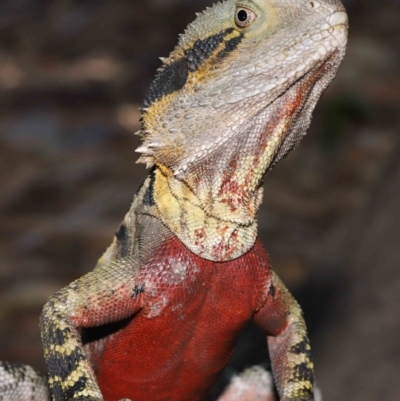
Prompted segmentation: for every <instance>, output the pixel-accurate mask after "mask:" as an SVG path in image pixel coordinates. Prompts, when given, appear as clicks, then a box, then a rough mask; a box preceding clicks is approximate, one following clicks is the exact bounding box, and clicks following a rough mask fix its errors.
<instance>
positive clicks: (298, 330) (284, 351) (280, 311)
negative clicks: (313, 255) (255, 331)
mask: <svg viewBox="0 0 400 401" xmlns="http://www.w3.org/2000/svg"><path fill="white" fill-rule="evenodd" d="M254 319H255V322H256V323H257V324H259V325H260V326H261V327H262V328H263V329H264V331H265V333H266V334H267V341H268V348H269V354H270V357H271V364H272V371H273V375H274V378H275V383H276V386H277V389H278V393H279V396H280V398H281V401H311V400H314V365H313V362H312V360H311V355H310V343H309V340H308V337H307V329H306V325H305V322H304V319H303V314H302V311H301V309H300V306H299V305H298V303H297V302H296V300H295V299H294V298H293V297H292V295H291V294H290V293H289V291H288V290H287V289H286V287H285V286H284V285H283V283H282V282H281V281H280V279H279V278H278V277H277V275H276V274H273V276H272V280H271V284H270V287H269V291H268V297H267V302H266V303H265V305H264V306H263V307H262V308H261V309H260V310H259V311H258V312H257V313H256V314H255V316H254Z"/></svg>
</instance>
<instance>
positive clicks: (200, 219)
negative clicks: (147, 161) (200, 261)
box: [153, 165, 262, 262]
mask: <svg viewBox="0 0 400 401" xmlns="http://www.w3.org/2000/svg"><path fill="white" fill-rule="evenodd" d="M154 174H155V175H154V189H153V197H154V201H155V204H156V207H157V211H158V217H159V218H160V219H161V220H162V221H163V223H164V224H165V225H166V226H167V227H168V228H169V229H170V230H171V231H172V232H173V233H174V234H175V235H176V236H177V237H178V238H179V239H180V240H181V241H182V243H183V244H184V245H185V246H186V247H187V248H188V249H189V250H191V251H192V252H193V253H195V254H196V255H198V256H200V257H202V258H204V259H208V260H212V261H216V262H224V261H229V260H232V259H235V258H238V257H240V256H242V255H243V254H245V253H246V252H247V251H249V250H250V249H251V248H252V247H253V245H254V243H255V240H256V237H257V222H256V218H255V217H256V212H257V210H258V207H259V205H260V203H261V199H262V187H259V188H258V190H257V191H255V193H254V196H253V197H251V198H250V199H249V201H248V202H247V204H246V205H242V207H240V208H237V207H235V206H232V205H231V204H230V203H229V202H226V199H228V198H229V195H228V194H229V193H231V194H232V198H233V196H234V193H235V192H237V188H235V187H231V188H230V187H229V185H225V192H224V196H222V197H220V198H214V199H213V200H212V197H211V199H209V198H208V197H205V199H206V200H207V199H208V202H206V205H205V204H204V203H203V200H204V199H202V196H203V197H204V196H205V194H204V193H202V192H201V191H200V196H199V193H197V192H195V190H194V189H193V188H191V187H190V185H189V184H188V182H186V181H182V180H180V179H178V178H177V177H176V176H174V174H173V172H172V171H171V170H170V169H169V168H167V167H165V166H160V165H159V166H157V168H156V170H155V172H154ZM201 181H202V180H199V182H201ZM195 189H197V190H198V189H199V188H198V187H196V188H195Z"/></svg>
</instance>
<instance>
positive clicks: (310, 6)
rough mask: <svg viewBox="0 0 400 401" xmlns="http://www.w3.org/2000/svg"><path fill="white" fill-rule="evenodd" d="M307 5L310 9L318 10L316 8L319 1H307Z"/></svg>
mask: <svg viewBox="0 0 400 401" xmlns="http://www.w3.org/2000/svg"><path fill="white" fill-rule="evenodd" d="M307 7H308V8H309V9H310V10H316V9H317V8H318V7H319V3H318V1H309V2H308V3H307Z"/></svg>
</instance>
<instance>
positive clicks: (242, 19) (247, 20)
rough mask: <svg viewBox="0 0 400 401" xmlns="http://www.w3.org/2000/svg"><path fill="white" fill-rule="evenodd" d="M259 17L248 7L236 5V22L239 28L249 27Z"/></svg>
mask: <svg viewBox="0 0 400 401" xmlns="http://www.w3.org/2000/svg"><path fill="white" fill-rule="evenodd" d="M256 18H257V15H256V14H255V13H254V12H253V11H251V10H250V9H248V8H245V7H236V11H235V24H236V25H237V26H238V27H239V28H247V27H248V26H249V25H251V24H252V23H253V22H254V21H255V20H256Z"/></svg>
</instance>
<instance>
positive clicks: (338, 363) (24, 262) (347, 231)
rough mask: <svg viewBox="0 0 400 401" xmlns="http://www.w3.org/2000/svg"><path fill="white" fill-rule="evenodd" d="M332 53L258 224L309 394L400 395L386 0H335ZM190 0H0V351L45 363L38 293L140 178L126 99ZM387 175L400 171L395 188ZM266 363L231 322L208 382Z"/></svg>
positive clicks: (391, 400) (104, 230)
mask: <svg viewBox="0 0 400 401" xmlns="http://www.w3.org/2000/svg"><path fill="white" fill-rule="evenodd" d="M344 3H345V5H346V8H347V10H348V12H349V17H350V24H351V29H350V38H349V48H348V52H347V57H346V60H345V62H344V64H343V66H342V68H341V70H340V74H339V76H338V78H337V79H336V80H335V82H334V84H333V85H332V86H331V88H330V89H329V90H328V91H327V93H326V94H325V95H324V97H323V99H322V101H321V102H320V104H319V106H318V107H317V110H316V112H315V118H314V121H313V124H312V128H311V130H310V132H309V134H308V136H307V137H306V138H305V140H304V141H303V143H302V144H301V146H300V147H299V148H298V149H297V150H296V151H295V152H294V153H292V154H291V155H290V156H289V157H288V158H287V159H285V161H283V162H281V163H280V164H279V166H278V167H277V168H276V169H274V170H273V171H272V172H271V173H269V174H268V176H267V177H266V182H265V190H266V191H265V200H264V203H263V206H262V208H261V211H260V214H259V221H260V237H261V239H262V241H263V243H264V245H265V246H266V248H267V250H268V251H269V253H270V255H271V258H272V261H273V267H274V269H275V270H276V271H277V272H278V274H279V275H280V276H281V278H282V279H283V281H284V282H285V283H286V284H287V285H288V286H289V287H290V289H291V290H292V292H293V293H294V294H295V295H296V297H297V299H298V300H299V302H300V303H301V304H302V306H303V308H304V310H305V315H306V320H307V322H308V324H309V328H310V336H311V340H312V344H313V346H314V355H315V359H316V366H317V379H319V383H320V385H321V387H322V390H323V393H324V395H325V398H324V399H325V400H326V401H334V400H335V401H337V400H345V399H346V401H358V400H360V401H361V400H362V401H373V400H378V399H379V400H385V401H395V400H399V399H400V383H399V380H398V378H399V377H400V368H399V366H400V353H399V350H400V341H399V337H400V334H399V331H400V295H399V294H400V254H399V252H400V251H399V250H400V224H398V223H397V222H398V221H399V219H400V213H399V212H398V209H400V208H399V206H400V185H398V184H399V180H400V174H398V172H399V171H400V165H399V164H398V154H399V152H398V151H399V128H400V68H399V63H400V3H399V1H398V0H383V1H373V0H364V1H355V0H347V1H345V2H344ZM209 4H211V1H206V0H197V1H196V0H192V1H187V0H186V1H185V0H150V1H147V2H143V1H140V2H139V1H136V0H129V1H128V0H120V1H118V2H111V1H106V0H86V1H77V0H52V1H49V0H3V1H2V2H0V166H1V168H0V360H4V359H5V360H10V361H18V362H24V363H29V364H32V365H33V366H35V367H37V368H40V369H44V362H43V356H42V351H41V345H40V338H39V331H38V316H39V313H40V309H41V307H42V305H43V304H44V302H45V300H46V299H47V297H48V296H50V295H51V294H53V293H54V292H55V291H57V290H58V289H60V288H61V287H63V286H65V285H66V284H67V283H69V282H70V281H72V280H73V279H75V278H77V277H79V276H81V275H82V274H84V273H85V272H87V271H89V270H91V269H92V268H93V266H94V264H95V262H96V260H97V258H98V257H99V256H100V255H101V254H102V252H103V251H104V250H105V248H106V247H107V245H108V244H109V243H110V241H111V239H112V236H113V234H114V232H115V230H116V228H117V227H118V226H119V223H120V221H121V220H122V218H123V216H124V214H125V213H126V211H127V210H128V207H129V205H130V202H131V199H132V195H133V193H134V192H135V191H136V189H137V188H138V186H139V184H140V183H141V181H142V180H143V178H144V177H145V174H146V171H145V169H144V167H143V166H142V165H137V164H135V161H136V159H137V157H138V155H137V154H136V153H135V152H134V150H135V149H136V148H137V146H138V138H137V137H135V136H134V135H133V132H135V131H136V130H137V129H138V128H139V121H138V120H139V111H138V108H139V107H140V106H141V101H142V99H143V98H144V96H145V94H146V91H147V88H148V86H149V83H150V81H151V79H152V77H153V76H154V74H155V71H156V68H157V67H158V66H159V65H160V61H159V60H158V56H166V55H167V54H168V52H169V51H170V50H171V49H172V48H173V46H174V45H175V43H176V40H177V35H178V33H180V32H182V31H183V29H184V27H185V26H186V25H187V23H188V22H190V21H191V20H192V19H193V18H194V12H195V11H200V10H201V9H203V8H204V7H205V6H206V5H209ZM398 187H399V188H398ZM253 363H266V364H268V362H267V350H266V347H265V344H264V338H263V336H262V335H261V334H260V333H259V332H258V331H257V330H256V329H254V328H253V327H248V328H246V330H245V331H244V333H243V335H242V336H241V339H240V341H239V344H238V347H237V351H236V353H235V355H234V357H233V359H232V363H231V365H230V366H229V368H228V369H227V371H226V372H225V373H224V377H223V382H224V381H226V380H227V379H228V378H229V377H230V375H231V374H232V373H234V372H238V371H241V370H242V369H243V368H244V367H246V366H249V365H251V364H253Z"/></svg>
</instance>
